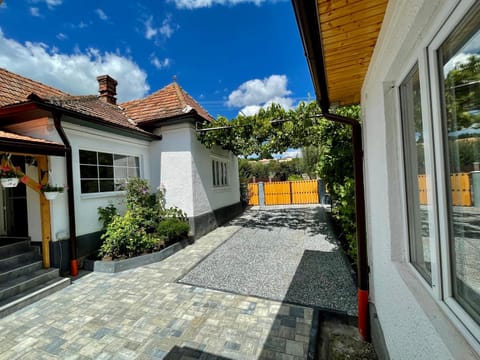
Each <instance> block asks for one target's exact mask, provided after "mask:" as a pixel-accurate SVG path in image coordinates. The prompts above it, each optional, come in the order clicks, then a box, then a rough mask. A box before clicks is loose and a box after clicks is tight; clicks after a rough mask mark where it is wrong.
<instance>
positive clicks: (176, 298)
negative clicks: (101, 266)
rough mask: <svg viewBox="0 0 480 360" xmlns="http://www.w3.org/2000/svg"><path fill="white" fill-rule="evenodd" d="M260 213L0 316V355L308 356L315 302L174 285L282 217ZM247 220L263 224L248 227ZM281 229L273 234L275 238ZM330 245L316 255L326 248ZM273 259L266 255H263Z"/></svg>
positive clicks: (291, 359) (289, 358) (296, 358)
mask: <svg viewBox="0 0 480 360" xmlns="http://www.w3.org/2000/svg"><path fill="white" fill-rule="evenodd" d="M265 214H267V213H263V212H252V211H249V212H247V213H246V214H245V216H243V217H242V218H241V219H240V220H237V221H235V222H234V223H232V224H230V225H228V226H225V227H221V228H218V229H216V230H215V231H213V232H211V233H209V234H208V235H206V236H204V237H202V238H201V239H199V240H197V241H196V242H195V244H193V245H190V246H188V247H186V248H185V249H183V250H181V251H180V252H178V253H176V254H174V255H173V256H171V257H169V258H168V259H166V260H164V261H162V262H160V263H157V264H153V265H149V266H144V267H141V268H138V269H134V270H129V271H125V272H123V273H118V274H100V273H91V274H89V275H87V276H84V277H82V278H79V279H78V280H75V281H74V283H73V285H71V286H69V287H67V288H65V289H63V290H61V291H59V292H57V293H55V294H53V295H50V296H48V297H46V298H44V299H42V300H41V301H39V302H37V303H35V304H32V305H30V306H28V307H26V308H24V309H22V310H20V311H18V312H16V313H14V314H12V315H10V316H7V317H5V318H3V319H0V333H1V339H2V341H0V359H9V360H10V359H170V360H172V359H175V360H177V359H180V360H181V359H185V360H186V359H286V360H299V359H306V358H308V354H309V351H310V353H312V350H313V349H314V348H315V344H314V342H312V341H310V340H311V339H312V338H313V336H314V335H315V320H316V316H315V315H314V309H313V308H311V307H307V306H300V305H294V304H288V303H282V302H281V301H277V300H270V299H266V298H265V297H268V296H266V295H265V294H261V296H262V297H255V296H249V295H242V294H239V292H245V293H249V292H250V290H248V289H247V290H248V291H247V290H244V289H243V288H242V289H240V291H239V290H238V289H237V290H235V289H232V291H234V293H231V292H224V291H217V290H213V289H209V288H205V287H203V286H199V285H188V284H183V283H179V282H177V279H179V278H182V277H185V276H186V275H187V274H188V273H189V272H190V271H193V272H192V273H191V274H193V273H194V272H195V273H197V274H198V273H199V272H201V270H199V269H200V267H201V266H205V264H207V261H208V260H209V259H213V258H214V257H215V256H217V255H216V254H218V251H224V250H225V249H228V248H225V246H230V245H228V244H229V243H230V242H231V241H232V239H234V240H233V243H232V244H236V243H237V240H235V239H237V238H238V239H247V240H248V237H249V236H247V235H248V234H250V231H251V230H252V229H254V228H255V227H256V226H257V225H258V226H259V231H269V230H267V229H268V228H269V227H270V226H272V227H273V228H277V227H279V223H282V220H281V218H282V216H283V215H282V214H280V215H279V218H278V223H277V224H276V225H273V224H274V222H270V223H268V222H264V220H263V218H262V217H261V216H264V215H265ZM257 216H260V218H257ZM255 219H262V220H261V221H260V220H259V222H258V223H257V224H256V222H255V221H256V220H255ZM292 221H293V220H292ZM302 221H303V220H299V221H298V223H297V224H298V226H299V227H302V226H303V225H302ZM289 223H290V224H293V223H292V222H289ZM262 224H263V225H262ZM292 226H294V225H290V227H287V228H285V231H286V232H289V231H290V230H294V232H295V234H296V235H295V237H294V238H295V239H296V241H297V240H298V241H300V238H302V236H300V233H301V232H303V234H304V235H305V236H306V238H305V237H303V242H304V243H305V244H307V243H309V241H310V240H308V239H307V238H309V237H310V236H309V234H310V233H311V234H312V235H313V237H315V236H317V235H318V234H319V233H317V235H314V234H315V233H316V231H313V230H308V229H306V228H304V229H303V230H301V229H300V228H299V229H292V228H291V227H292ZM282 231H283V230H278V231H272V232H271V234H272V235H275V236H277V237H278V236H280V235H278V234H280V233H281V232H282ZM297 231H299V232H297ZM228 239H230V240H228ZM226 240H228V241H227V242H226V243H225V241H226ZM317 240H318V239H317ZM325 240H327V242H329V240H328V239H325ZM222 244H224V245H223V246H222ZM330 245H331V244H330ZM330 245H329V249H328V250H326V249H324V250H323V251H324V252H334V251H335V250H334V247H330ZM246 246H248V247H250V246H252V245H251V244H249V245H246ZM282 246H283V245H282ZM325 246H327V244H325ZM215 249H217V250H216V251H214V250H215ZM212 251H214V252H213V254H212V255H211V257H208V258H207V259H206V260H204V261H203V262H202V261H201V260H203V259H205V258H206V257H207V256H208V255H209V254H211V253H212ZM238 251H240V252H241V251H242V249H239V250H238ZM259 251H260V250H259ZM262 251H263V250H262ZM312 251H313V250H312ZM314 251H318V250H314ZM296 252H298V251H296ZM296 252H295V253H296ZM282 253H283V252H282ZM282 256H284V255H282ZM296 256H297V255H296ZM272 257H273V258H274V256H273V255H272V254H270V255H267V253H266V255H265V258H264V259H265V260H267V259H268V261H270V260H271V259H272ZM197 264H199V265H198V266H196V265H197ZM272 266H276V265H272ZM192 269H193V270H192ZM292 269H293V268H292ZM284 274H287V273H286V272H285V273H284ZM188 276H189V275H187V277H188ZM272 281H275V279H274V278H272ZM212 287H217V286H212ZM273 287H274V288H276V285H275V286H273ZM291 288H292V287H291V286H290V287H289V289H291ZM329 291H330V290H329ZM287 293H288V291H287ZM252 294H253V290H252ZM278 294H281V292H279V293H278ZM272 297H273V295H272Z"/></svg>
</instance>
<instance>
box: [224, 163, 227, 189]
mask: <svg viewBox="0 0 480 360" xmlns="http://www.w3.org/2000/svg"><path fill="white" fill-rule="evenodd" d="M224 175H225V185H228V177H227V164H225V174H224Z"/></svg>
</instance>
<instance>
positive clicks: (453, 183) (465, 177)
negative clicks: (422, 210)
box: [418, 173, 472, 206]
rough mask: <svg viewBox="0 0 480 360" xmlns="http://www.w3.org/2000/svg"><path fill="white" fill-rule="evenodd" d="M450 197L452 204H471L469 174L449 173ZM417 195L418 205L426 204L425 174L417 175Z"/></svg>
mask: <svg viewBox="0 0 480 360" xmlns="http://www.w3.org/2000/svg"><path fill="white" fill-rule="evenodd" d="M450 187H451V192H450V193H451V199H452V205H453V206H472V194H471V190H470V189H471V184H470V174H468V173H455V174H451V175H450ZM418 197H419V202H420V205H427V203H428V199H427V176H426V175H418Z"/></svg>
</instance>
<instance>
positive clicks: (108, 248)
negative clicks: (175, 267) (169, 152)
mask: <svg viewBox="0 0 480 360" xmlns="http://www.w3.org/2000/svg"><path fill="white" fill-rule="evenodd" d="M125 199H126V207H127V212H126V213H125V215H124V216H119V215H117V209H116V208H115V206H113V205H112V204H110V205H109V206H107V207H105V208H102V207H99V208H98V212H99V220H100V221H102V222H103V225H104V230H105V232H104V234H103V235H102V237H101V238H102V240H103V244H102V246H101V248H100V252H99V254H100V256H111V257H112V259H116V258H121V257H126V258H129V257H133V256H137V255H141V254H143V253H145V252H151V251H155V250H160V248H161V247H162V246H163V245H164V243H165V239H168V240H169V241H171V242H175V241H178V240H180V239H181V238H182V237H185V236H186V235H187V234H188V231H189V226H188V223H187V215H186V214H185V213H184V212H183V211H182V210H180V209H179V208H176V207H171V208H168V209H165V207H164V205H165V198H164V195H163V193H162V192H161V191H157V192H156V193H151V190H150V185H149V184H148V182H147V180H144V179H138V178H133V179H129V181H128V183H127V185H126V196H125ZM162 219H163V220H162Z"/></svg>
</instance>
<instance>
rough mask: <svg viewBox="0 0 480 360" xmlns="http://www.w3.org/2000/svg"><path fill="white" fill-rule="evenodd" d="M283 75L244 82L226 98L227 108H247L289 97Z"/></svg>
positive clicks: (285, 79)
mask: <svg viewBox="0 0 480 360" xmlns="http://www.w3.org/2000/svg"><path fill="white" fill-rule="evenodd" d="M287 82H288V80H287V77H286V76H285V75H271V76H270V77H268V78H265V79H263V80H260V79H253V80H248V81H246V82H244V83H243V84H242V85H240V86H239V87H238V89H237V90H235V91H233V92H232V93H230V95H229V96H228V102H227V105H228V106H235V107H240V106H248V105H258V104H261V103H266V102H267V101H269V100H272V99H274V98H280V97H285V96H286V95H290V93H291V92H290V91H289V90H287Z"/></svg>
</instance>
